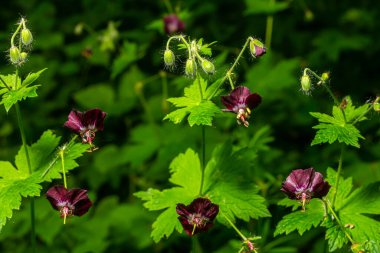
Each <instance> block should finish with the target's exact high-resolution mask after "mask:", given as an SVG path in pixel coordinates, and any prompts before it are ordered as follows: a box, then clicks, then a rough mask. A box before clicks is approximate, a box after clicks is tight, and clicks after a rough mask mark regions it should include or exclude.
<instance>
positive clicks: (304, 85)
mask: <svg viewBox="0 0 380 253" xmlns="http://www.w3.org/2000/svg"><path fill="white" fill-rule="evenodd" d="M301 89H302V91H303V92H305V93H309V91H310V89H311V80H310V77H309V76H308V75H307V74H304V75H302V77H301Z"/></svg>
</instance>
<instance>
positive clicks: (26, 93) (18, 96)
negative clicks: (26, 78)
mask: <svg viewBox="0 0 380 253" xmlns="http://www.w3.org/2000/svg"><path fill="white" fill-rule="evenodd" d="M39 86H40V85H34V86H31V87H26V86H23V87H21V88H19V89H18V90H10V91H7V92H6V93H5V94H4V95H3V97H2V100H1V102H0V104H4V107H5V110H6V111H7V112H8V111H9V110H10V109H11V108H12V106H13V105H14V104H16V103H17V102H18V101H21V100H24V99H26V98H28V97H30V98H32V97H37V96H38V95H37V88H38V87H39Z"/></svg>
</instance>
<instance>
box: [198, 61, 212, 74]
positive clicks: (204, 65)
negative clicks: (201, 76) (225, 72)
mask: <svg viewBox="0 0 380 253" xmlns="http://www.w3.org/2000/svg"><path fill="white" fill-rule="evenodd" d="M201 67H202V69H203V71H204V72H206V74H214V72H215V66H214V64H212V62H210V61H209V60H206V59H203V60H202V62H201Z"/></svg>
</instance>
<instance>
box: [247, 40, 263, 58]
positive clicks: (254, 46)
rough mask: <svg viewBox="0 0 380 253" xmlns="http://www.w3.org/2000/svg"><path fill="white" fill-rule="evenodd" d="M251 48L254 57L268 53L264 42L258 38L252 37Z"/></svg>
mask: <svg viewBox="0 0 380 253" xmlns="http://www.w3.org/2000/svg"><path fill="white" fill-rule="evenodd" d="M249 50H250V51H251V55H252V57H253V58H256V57H260V56H262V55H264V54H265V53H266V49H265V46H264V44H263V43H262V42H261V41H259V40H258V39H251V42H250V43H249Z"/></svg>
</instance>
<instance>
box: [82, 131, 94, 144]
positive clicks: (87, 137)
mask: <svg viewBox="0 0 380 253" xmlns="http://www.w3.org/2000/svg"><path fill="white" fill-rule="evenodd" d="M80 136H81V137H82V143H88V144H92V141H93V140H94V139H95V131H93V130H91V129H88V130H86V131H85V132H82V133H80Z"/></svg>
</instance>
